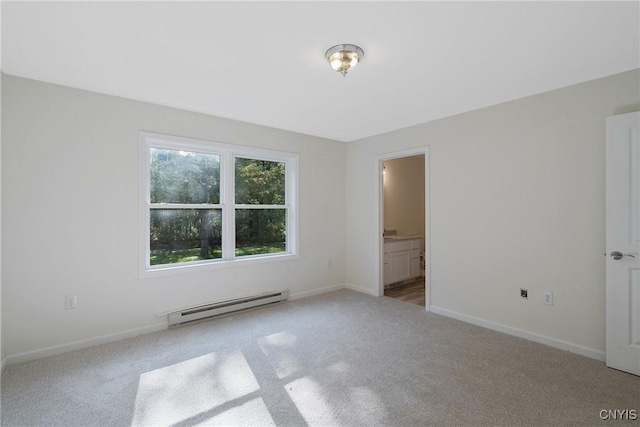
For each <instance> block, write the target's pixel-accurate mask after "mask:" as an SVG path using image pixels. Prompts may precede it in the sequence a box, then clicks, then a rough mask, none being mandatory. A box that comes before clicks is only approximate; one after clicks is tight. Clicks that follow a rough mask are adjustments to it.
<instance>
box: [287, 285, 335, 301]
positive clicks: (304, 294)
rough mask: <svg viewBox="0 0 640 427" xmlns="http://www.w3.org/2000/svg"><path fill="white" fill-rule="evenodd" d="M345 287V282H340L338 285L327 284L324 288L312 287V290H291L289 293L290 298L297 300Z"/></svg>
mask: <svg viewBox="0 0 640 427" xmlns="http://www.w3.org/2000/svg"><path fill="white" fill-rule="evenodd" d="M344 288H345V285H344V284H338V285H331V286H325V287H324V288H318V289H312V290H310V291H303V292H291V293H290V294H289V299H290V300H296V299H300V298H308V297H312V296H315V295H320V294H326V293H327V292H333V291H338V290H340V289H344Z"/></svg>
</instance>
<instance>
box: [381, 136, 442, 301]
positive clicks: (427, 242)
mask: <svg viewBox="0 0 640 427" xmlns="http://www.w3.org/2000/svg"><path fill="white" fill-rule="evenodd" d="M421 154H423V155H424V252H425V255H424V259H425V271H424V286H425V292H424V295H425V304H424V307H425V310H426V311H431V309H430V306H431V232H430V228H429V223H430V222H431V215H430V202H429V195H430V194H431V192H430V191H429V184H430V179H429V177H430V170H429V164H430V160H429V159H430V156H429V146H428V145H425V146H422V147H415V148H410V149H407V150H402V151H393V152H389V153H384V154H379V155H377V156H376V158H375V161H376V164H375V173H376V179H375V183H376V191H375V215H376V220H375V221H374V223H375V226H376V229H375V233H376V234H375V235H377V236H378V244H377V245H376V246H375V248H374V250H375V251H377V253H376V257H375V259H376V260H377V263H378V265H377V268H376V269H375V272H376V275H377V278H378V296H380V297H381V296H383V295H384V270H383V269H384V259H383V257H384V236H383V233H384V181H383V176H382V175H383V172H384V169H383V167H384V161H385V160H392V159H399V158H402V157H411V156H419V155H421Z"/></svg>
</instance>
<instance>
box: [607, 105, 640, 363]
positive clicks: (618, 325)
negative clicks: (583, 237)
mask: <svg viewBox="0 0 640 427" xmlns="http://www.w3.org/2000/svg"><path fill="white" fill-rule="evenodd" d="M606 157H607V160H606V181H607V184H606V185H607V220H606V222H607V226H606V227H607V228H606V231H607V243H606V245H607V253H606V255H607V262H606V270H607V366H609V367H611V368H615V369H620V370H622V371H626V372H630V373H632V374H636V375H640V113H638V112H636V113H630V114H622V115H619V116H613V117H609V118H608V119H607V149H606Z"/></svg>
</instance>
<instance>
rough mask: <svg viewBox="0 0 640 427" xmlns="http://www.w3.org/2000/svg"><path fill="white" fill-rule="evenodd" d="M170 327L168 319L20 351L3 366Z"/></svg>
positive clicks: (8, 357) (8, 358)
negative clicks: (134, 327) (97, 335)
mask: <svg viewBox="0 0 640 427" xmlns="http://www.w3.org/2000/svg"><path fill="white" fill-rule="evenodd" d="M168 327H169V323H168V320H167V321H164V322H162V323H157V324H155V325H151V326H144V327H142V328H136V329H129V330H128V331H122V332H115V333H112V334H107V335H101V336H99V337H95V338H87V339H84V340H79V341H72V342H69V343H66V344H60V345H54V346H52V347H46V348H41V349H38V350H32V351H27V352H25V353H19V354H16V355H14V356H7V357H6V358H5V362H3V364H2V366H3V367H4V366H7V365H15V364H16V363H23V362H29V361H31V360H36V359H41V358H43V357H48V356H55V355H57V354H62V353H67V352H69V351H73V350H80V349H83V348H87V347H94V346H96V345H100V344H107V343H110V342H114V341H120V340H123V339H126V338H133V337H137V336H139V335H146V334H150V333H153V332H158V331H163V330H165V329H167V328H168Z"/></svg>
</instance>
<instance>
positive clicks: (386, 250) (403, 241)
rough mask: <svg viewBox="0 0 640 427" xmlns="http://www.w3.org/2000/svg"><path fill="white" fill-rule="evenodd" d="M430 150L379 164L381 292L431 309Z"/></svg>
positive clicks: (387, 158)
mask: <svg viewBox="0 0 640 427" xmlns="http://www.w3.org/2000/svg"><path fill="white" fill-rule="evenodd" d="M428 148H429V147H419V148H416V149H412V150H405V151H401V152H394V153H387V154H384V155H381V156H379V157H377V159H376V160H377V162H378V185H379V188H378V190H379V191H378V196H379V197H378V213H379V221H378V229H377V230H376V232H377V233H378V236H379V241H380V245H379V250H380V257H378V259H379V260H380V261H379V262H380V265H379V282H380V283H379V293H378V295H380V296H382V295H386V296H390V297H392V298H397V299H400V300H404V301H407V302H411V303H414V304H418V305H422V306H424V307H425V309H426V310H427V311H428V310H429V305H430V280H429V278H430V270H431V265H430V262H429V259H430V250H429V203H428V200H429V197H428V196H429V191H428V188H429V180H428V177H429V150H428Z"/></svg>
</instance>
